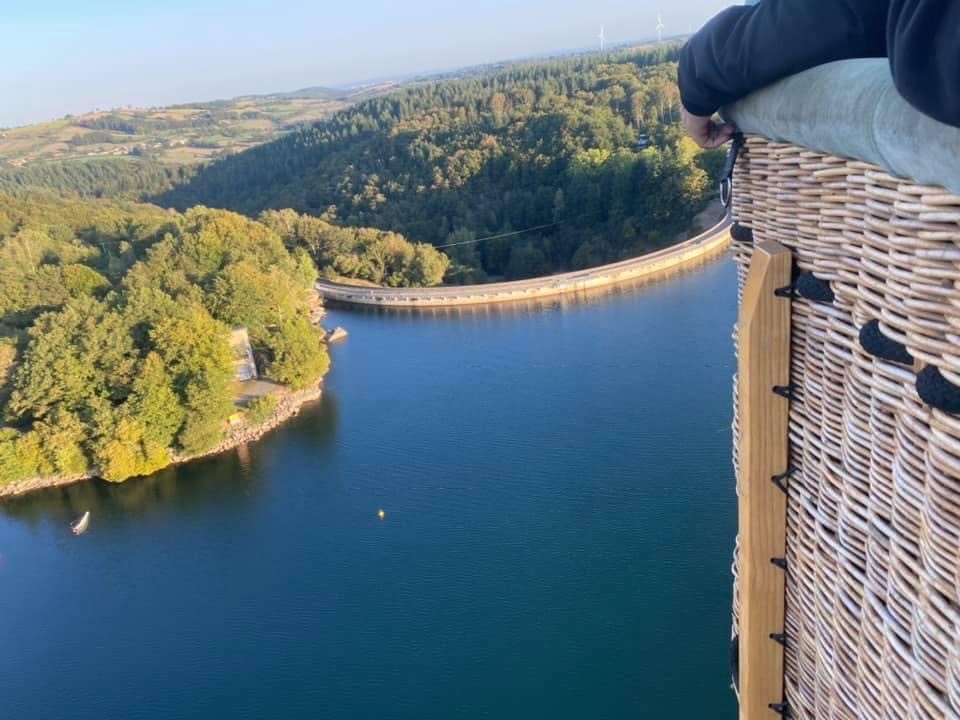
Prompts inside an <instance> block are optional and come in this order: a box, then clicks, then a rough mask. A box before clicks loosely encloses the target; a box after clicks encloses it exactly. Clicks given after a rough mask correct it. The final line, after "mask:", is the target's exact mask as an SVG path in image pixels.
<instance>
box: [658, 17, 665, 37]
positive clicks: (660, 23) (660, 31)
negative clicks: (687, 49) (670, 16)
mask: <svg viewBox="0 0 960 720" xmlns="http://www.w3.org/2000/svg"><path fill="white" fill-rule="evenodd" d="M663 30H664V24H663V18H662V17H660V13H657V42H658V43H662V42H663Z"/></svg>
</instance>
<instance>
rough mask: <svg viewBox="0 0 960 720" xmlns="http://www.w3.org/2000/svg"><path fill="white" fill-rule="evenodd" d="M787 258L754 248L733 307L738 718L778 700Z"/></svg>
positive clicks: (757, 718)
mask: <svg viewBox="0 0 960 720" xmlns="http://www.w3.org/2000/svg"><path fill="white" fill-rule="evenodd" d="M791 264H792V258H791V255H790V251H789V250H788V249H787V248H785V247H784V246H783V245H780V244H779V243H776V242H761V243H758V244H757V245H756V246H755V247H754V251H753V259H752V261H751V264H750V272H749V274H748V276H747V282H746V286H745V287H744V292H743V301H742V303H741V306H740V320H739V326H738V332H739V341H740V360H739V370H738V372H739V378H738V392H739V394H740V397H739V408H740V410H739V412H740V418H739V421H740V447H739V457H740V500H739V509H738V513H739V521H740V576H739V581H740V718H741V720H772V719H773V718H778V717H779V716H778V715H777V714H776V713H775V712H774V711H773V710H771V709H770V704H771V703H779V702H781V701H782V700H783V672H784V660H783V656H784V652H783V646H782V645H781V644H780V643H778V642H776V641H775V640H772V639H771V638H770V635H771V633H783V632H784V586H785V579H786V578H785V572H784V571H783V570H782V569H781V568H779V567H777V566H776V565H774V564H773V563H772V562H771V558H782V557H784V556H785V545H786V520H787V499H786V495H784V493H783V492H781V491H780V490H779V489H778V488H777V486H776V485H775V484H774V483H773V482H771V478H773V476H774V475H778V474H780V473H783V472H785V471H786V469H787V463H788V459H789V458H788V420H789V401H788V400H787V399H786V398H784V397H781V396H780V395H777V394H776V393H775V392H774V391H773V389H774V387H775V386H787V385H789V381H790V300H789V299H788V298H784V297H778V296H777V295H776V294H775V292H776V290H777V289H778V288H781V287H786V286H787V285H789V284H790V280H791Z"/></svg>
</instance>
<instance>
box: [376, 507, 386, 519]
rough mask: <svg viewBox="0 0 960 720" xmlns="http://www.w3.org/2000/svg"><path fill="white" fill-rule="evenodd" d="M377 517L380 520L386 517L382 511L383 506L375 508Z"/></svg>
mask: <svg viewBox="0 0 960 720" xmlns="http://www.w3.org/2000/svg"><path fill="white" fill-rule="evenodd" d="M377 517H378V518H380V519H381V520H383V519H384V518H386V517H387V514H386V513H385V512H384V511H383V508H380V509H379V510H377Z"/></svg>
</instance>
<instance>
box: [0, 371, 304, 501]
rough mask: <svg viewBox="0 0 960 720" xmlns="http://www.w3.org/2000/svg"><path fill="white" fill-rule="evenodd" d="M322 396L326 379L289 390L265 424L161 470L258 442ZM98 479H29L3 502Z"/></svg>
mask: <svg viewBox="0 0 960 720" xmlns="http://www.w3.org/2000/svg"><path fill="white" fill-rule="evenodd" d="M322 395H323V379H321V380H320V381H319V382H318V383H317V384H316V385H314V386H313V387H309V388H306V389H304V390H295V391H290V390H287V391H285V392H284V393H283V394H282V396H281V397H280V400H279V402H278V403H277V407H276V408H275V409H274V411H273V413H272V414H271V415H270V417H268V418H267V419H266V420H264V421H263V422H262V423H259V424H257V425H243V426H240V427H237V428H231V429H230V430H229V431H228V432H227V436H226V437H225V438H224V439H223V440H222V441H221V442H220V443H218V444H217V445H215V446H214V447H212V448H210V449H209V450H207V451H206V452H202V453H198V454H196V455H176V454H173V455H172V456H171V460H170V463H169V464H167V465H165V466H164V467H162V468H160V470H166V469H168V468H171V467H174V466H176V465H183V464H185V463H188V462H192V461H194V460H200V459H202V458H207V457H212V456H214V455H222V454H223V453H225V452H229V451H230V450H235V449H237V448H238V447H242V446H243V445H247V444H248V443H251V442H255V441H257V440H259V439H261V438H262V437H264V436H265V435H267V434H269V433H270V432H272V431H273V430H276V429H277V428H278V427H280V426H281V425H283V424H284V423H286V422H287V421H288V420H290V419H291V418H294V417H296V416H297V415H299V414H300V411H301V410H303V408H304V407H306V406H307V405H310V404H311V403H314V402H316V401H317V400H319V399H320V398H321V396H322ZM160 470H157V472H160ZM97 477H98V475H97V474H96V472H93V471H91V472H86V473H79V474H76V475H50V476H46V477H37V478H30V479H29V480H20V481H18V482H13V483H9V484H7V485H0V502H2V501H3V500H6V499H9V498H14V497H19V496H21V495H26V494H27V493H30V492H33V491H35V490H43V489H45V488H54V487H63V486H65V485H73V484H74V483H78V482H84V481H86V480H93V479H94V478H97ZM128 479H129V478H128ZM123 482H126V481H124V480H122V481H120V483H117V484H122V483H123Z"/></svg>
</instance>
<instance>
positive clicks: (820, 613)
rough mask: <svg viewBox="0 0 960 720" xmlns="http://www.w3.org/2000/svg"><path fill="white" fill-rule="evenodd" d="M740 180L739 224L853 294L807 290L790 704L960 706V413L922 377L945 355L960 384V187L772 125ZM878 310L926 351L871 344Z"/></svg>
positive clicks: (797, 433)
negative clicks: (894, 171)
mask: <svg viewBox="0 0 960 720" xmlns="http://www.w3.org/2000/svg"><path fill="white" fill-rule="evenodd" d="M735 188H736V191H735V194H734V219H735V220H736V222H737V223H739V224H740V225H741V226H742V227H744V228H749V229H750V230H752V235H753V239H754V241H759V240H776V241H778V242H780V243H783V244H784V245H786V246H788V247H789V248H790V249H791V250H793V252H794V257H795V261H796V264H797V266H798V269H799V271H808V272H812V273H813V274H814V275H815V276H816V277H817V278H819V279H821V280H825V281H828V282H829V283H830V287H831V288H832V290H833V292H834V295H835V299H834V301H833V302H832V303H823V302H810V301H808V300H804V299H799V300H797V301H796V302H794V303H793V316H792V322H793V329H792V361H791V375H792V377H791V381H792V383H793V384H794V385H795V386H796V387H797V396H798V400H799V401H798V402H793V403H791V410H790V441H791V450H790V457H791V462H792V465H793V466H794V467H795V468H796V474H795V475H794V476H793V477H792V478H791V479H790V480H789V492H788V510H787V562H788V567H789V572H788V574H787V589H786V633H787V638H788V642H787V651H786V666H785V675H786V677H785V688H786V692H785V694H786V699H787V701H788V703H789V706H790V716H791V717H795V718H811V719H812V718H816V719H817V720H827V719H828V718H889V719H894V718H896V719H897V720H901V719H906V718H960V417H958V416H957V415H952V414H950V413H948V412H945V411H943V410H940V409H936V408H934V407H931V406H930V405H928V404H927V403H926V402H924V401H923V400H922V399H921V397H920V394H919V393H918V390H917V374H918V372H920V371H921V370H922V369H923V368H924V367H926V366H928V365H932V366H935V367H936V368H937V369H939V371H940V374H941V376H942V378H943V379H945V380H946V381H948V382H949V383H952V384H954V385H957V386H960V197H957V196H955V195H951V194H950V193H948V192H947V191H945V190H943V189H942V188H937V187H923V186H918V185H916V184H914V183H911V182H910V181H905V180H901V179H897V178H894V177H890V176H889V175H888V174H886V173H884V172H883V171H881V170H879V169H878V168H876V167H873V166H871V165H867V164H864V163H862V162H856V161H851V160H845V159H842V158H837V157H829V156H824V155H821V154H818V153H815V152H810V151H808V150H804V149H801V148H798V147H795V146H792V145H784V144H778V143H773V142H768V141H766V140H763V139H760V138H756V137H750V138H748V139H747V142H746V144H745V146H744V148H743V151H742V152H741V155H740V160H739V163H738V165H737V169H736V174H735ZM734 252H735V257H736V260H737V263H738V265H739V277H740V289H741V291H742V289H743V282H744V279H745V277H746V272H747V268H748V267H749V264H750V258H751V244H750V242H749V241H747V242H743V241H741V242H737V243H735V251H734ZM871 321H878V324H877V323H875V324H874V326H875V327H878V328H879V330H880V332H881V333H882V335H883V336H884V337H885V338H888V339H889V340H891V341H893V342H894V343H899V344H902V346H905V349H906V350H907V351H909V353H910V355H912V357H913V358H914V359H915V360H914V361H913V362H912V363H910V362H894V361H892V360H885V359H881V358H880V357H878V356H877V355H876V354H875V353H873V354H872V353H871V352H868V351H867V350H866V349H864V345H863V344H862V343H861V339H860V336H861V329H862V328H863V327H864V326H865V325H867V324H868V323H871ZM736 426H737V423H735V428H734V429H735V432H736V429H737V428H736ZM736 567H737V566H736V562H735V563H734V574H735V575H736ZM734 597H735V602H734V633H736V623H737V619H736V615H737V601H736V598H737V597H738V594H737V593H736V592H735V594H734Z"/></svg>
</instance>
